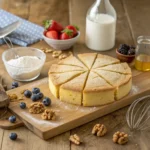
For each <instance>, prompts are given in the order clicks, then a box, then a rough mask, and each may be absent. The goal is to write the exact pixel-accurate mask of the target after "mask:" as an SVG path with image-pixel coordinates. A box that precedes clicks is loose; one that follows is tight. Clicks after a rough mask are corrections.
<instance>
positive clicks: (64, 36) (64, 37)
mask: <svg viewBox="0 0 150 150" xmlns="http://www.w3.org/2000/svg"><path fill="white" fill-rule="evenodd" d="M72 37H73V31H72V30H70V29H64V30H63V31H62V34H61V35H60V40H67V39H71V38H72Z"/></svg>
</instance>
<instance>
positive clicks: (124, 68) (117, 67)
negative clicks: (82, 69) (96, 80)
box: [97, 63, 132, 74]
mask: <svg viewBox="0 0 150 150" xmlns="http://www.w3.org/2000/svg"><path fill="white" fill-rule="evenodd" d="M97 69H101V70H108V71H112V72H118V73H122V74H132V72H131V68H130V67H129V65H128V64H127V63H120V64H113V65H109V66H105V67H101V68H97Z"/></svg>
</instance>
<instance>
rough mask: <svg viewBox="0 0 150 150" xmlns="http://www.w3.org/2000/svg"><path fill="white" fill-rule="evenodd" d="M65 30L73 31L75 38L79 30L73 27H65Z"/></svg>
mask: <svg viewBox="0 0 150 150" xmlns="http://www.w3.org/2000/svg"><path fill="white" fill-rule="evenodd" d="M66 29H70V30H73V36H76V35H77V33H78V30H79V28H78V27H77V26H75V25H68V26H66Z"/></svg>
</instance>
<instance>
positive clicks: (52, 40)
mask: <svg viewBox="0 0 150 150" xmlns="http://www.w3.org/2000/svg"><path fill="white" fill-rule="evenodd" d="M44 31H45V30H44ZM44 31H43V33H42V36H43V37H44V38H46V39H48V40H51V41H55V42H56V41H62V42H63V41H72V40H73V39H76V38H78V37H79V36H80V31H78V34H77V35H76V36H75V37H73V38H71V39H67V40H59V39H58V40H57V39H51V38H48V37H46V36H45V35H44Z"/></svg>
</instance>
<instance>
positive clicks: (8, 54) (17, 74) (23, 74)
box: [2, 47, 46, 81]
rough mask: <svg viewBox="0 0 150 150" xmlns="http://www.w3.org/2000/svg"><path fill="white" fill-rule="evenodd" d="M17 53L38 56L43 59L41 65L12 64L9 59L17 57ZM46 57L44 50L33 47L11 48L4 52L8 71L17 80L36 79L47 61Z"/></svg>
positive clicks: (3, 57)
mask: <svg viewBox="0 0 150 150" xmlns="http://www.w3.org/2000/svg"><path fill="white" fill-rule="evenodd" d="M15 54H17V55H18V56H19V57H22V56H36V57H38V58H39V59H40V60H41V63H40V64H39V65H35V66H34V67H31V66H28V67H22V66H20V67H19V66H17V67H16V66H15V65H10V64H9V63H8V61H9V60H11V59H15ZM16 59H17V58H16ZM45 59H46V55H45V53H44V52H43V51H41V50H39V49H36V48H31V47H17V48H11V49H8V50H6V51H5V52H3V54H2V60H3V62H4V65H5V67H6V70H7V72H8V73H9V75H10V76H11V77H12V78H13V79H15V80H17V81H31V80H34V79H36V78H37V77H38V76H39V75H40V72H41V69H42V67H43V65H44V63H45ZM31 63H32V62H31Z"/></svg>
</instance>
